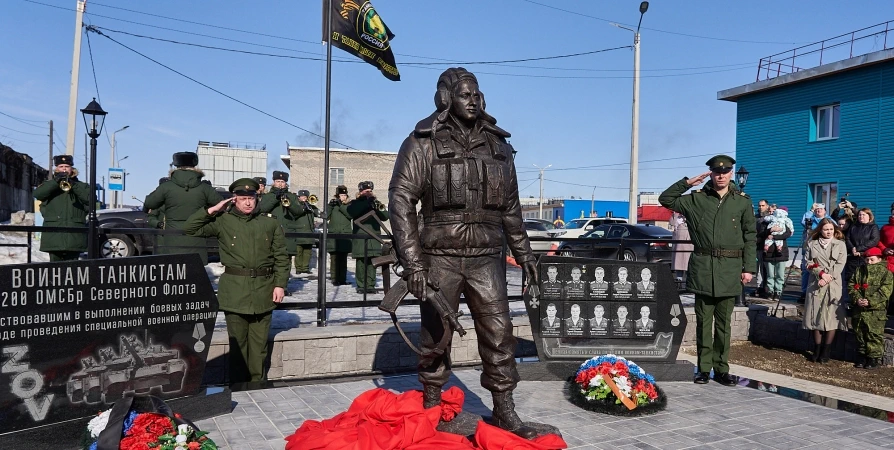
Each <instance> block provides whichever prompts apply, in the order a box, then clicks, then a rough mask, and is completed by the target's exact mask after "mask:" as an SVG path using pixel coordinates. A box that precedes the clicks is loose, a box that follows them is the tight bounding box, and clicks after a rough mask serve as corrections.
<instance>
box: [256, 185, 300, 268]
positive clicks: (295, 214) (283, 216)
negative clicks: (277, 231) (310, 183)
mask: <svg viewBox="0 0 894 450" xmlns="http://www.w3.org/2000/svg"><path fill="white" fill-rule="evenodd" d="M282 190H283V191H285V197H286V198H288V199H289V207H288V208H286V207H285V206H283V205H282V201H281V200H277V199H276V195H277V194H278V193H279V191H280V189H277V188H273V189H271V190H270V192H268V193H266V194H264V197H263V199H262V200H261V201H260V203H259V206H258V210H259V211H260V212H261V213H264V214H266V213H270V214H272V215H273V217H275V218H276V220H278V221H279V223H280V225H282V227H283V230H284V231H285V232H286V233H313V231H314V230H313V216H312V215H311V214H310V213H307V212H306V211H305V210H304V205H303V204H302V203H301V202H299V201H298V196H297V195H295V194H293V193H291V192H289V190H288V189H282ZM308 221H310V226H308V225H307V222H308ZM307 241H309V242H307ZM313 242H314V239H313V238H299V237H288V236H286V251H287V252H288V253H289V254H290V255H296V254H298V244H312V243H313Z"/></svg>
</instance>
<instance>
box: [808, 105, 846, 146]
mask: <svg viewBox="0 0 894 450" xmlns="http://www.w3.org/2000/svg"><path fill="white" fill-rule="evenodd" d="M840 108H841V105H826V106H818V107H817V108H816V114H815V115H814V119H815V121H816V124H815V126H816V138H815V140H817V141H823V140H826V139H837V138H838V123H839V116H840Z"/></svg>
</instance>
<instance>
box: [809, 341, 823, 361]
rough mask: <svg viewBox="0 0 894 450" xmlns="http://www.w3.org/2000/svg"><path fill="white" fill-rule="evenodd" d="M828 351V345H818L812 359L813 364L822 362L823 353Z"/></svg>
mask: <svg viewBox="0 0 894 450" xmlns="http://www.w3.org/2000/svg"><path fill="white" fill-rule="evenodd" d="M825 351H826V344H816V346H814V347H813V356H812V357H811V358H810V360H811V361H813V362H820V358H822V354H823V352H825Z"/></svg>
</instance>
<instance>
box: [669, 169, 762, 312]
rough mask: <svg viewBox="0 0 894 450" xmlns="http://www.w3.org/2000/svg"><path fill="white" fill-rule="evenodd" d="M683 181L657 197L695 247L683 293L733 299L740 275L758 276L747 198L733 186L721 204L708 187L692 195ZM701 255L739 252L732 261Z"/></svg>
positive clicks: (731, 185)
mask: <svg viewBox="0 0 894 450" xmlns="http://www.w3.org/2000/svg"><path fill="white" fill-rule="evenodd" d="M686 180H687V179H686V178H684V179H682V180H680V181H678V182H676V183H674V184H673V185H671V187H669V188H667V189H666V190H665V191H664V192H662V193H661V196H659V197H658V201H659V202H660V203H661V205H662V206H664V207H665V208H668V209H670V210H673V211H676V212H679V213H681V214H683V215H684V216H686V222H687V224H688V225H689V236H690V238H691V239H692V243H693V244H694V245H695V250H694V251H693V253H692V257H691V258H690V259H689V275H688V276H687V288H688V289H689V290H690V291H692V292H693V293H696V294H702V295H708V296H712V297H733V296H736V295H739V294H740V293H741V292H742V278H741V277H742V273H744V272H751V273H754V272H755V271H756V270H757V253H756V249H757V247H756V246H757V243H756V238H755V233H756V232H755V225H756V224H755V220H754V213H753V212H752V211H753V206H752V204H751V197H749V196H748V195H746V194H745V193H743V192H741V191H739V189H738V188H737V187H736V185H735V184H734V183H732V182H731V183H730V187H729V190H728V191H727V193H726V195H725V196H724V197H723V198H720V197H719V196H718V195H717V191H715V190H714V187H713V184H712V183H711V182H710V181H709V182H708V183H707V184H706V185H705V187H704V188H702V189H699V190H696V191H694V192H692V193H690V194H685V195H684V193H685V192H686V191H688V190H689V189H690V186H689V185H688V184H686ZM699 250H703V251H706V252H711V251H712V250H741V251H742V256H741V257H738V258H730V257H724V256H711V255H710V254H707V255H705V254H700V253H699Z"/></svg>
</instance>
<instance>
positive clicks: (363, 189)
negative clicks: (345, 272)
mask: <svg viewBox="0 0 894 450" xmlns="http://www.w3.org/2000/svg"><path fill="white" fill-rule="evenodd" d="M374 187H375V186H374V185H373V182H372V181H361V182H360V183H359V184H358V185H357V190H358V191H359V192H357V198H355V199H354V200H351V203H349V204H348V207H347V209H348V214H350V215H351V218H352V219H359V218H360V217H362V216H363V215H364V214H366V213H368V212H370V211H375V212H376V216H378V217H379V219H381V220H382V221H387V220H388V218H389V217H390V216H389V215H388V211H387V209H386V208H385V207H384V205H383V204H382V203H381V202H379V201H378V200H376V196H375V194H373V188H374ZM363 223H364V224H365V225H367V226H368V227H369V228H371V229H372V230H373V231H375V232H376V233H381V232H382V227H381V226H380V225H379V222H378V221H376V220H375V219H374V218H372V217H370V218H369V219H366V221H365V222H363ZM354 234H362V235H366V232H364V231H362V230H360V227H358V226H357V225H356V224H354ZM381 254H382V244H381V243H379V241H377V240H375V239H354V243H353V245H352V248H351V256H353V257H354V261H355V269H354V270H355V272H354V279H355V280H356V282H357V293H358V294H363V293H364V292H365V293H367V294H374V293H375V292H376V266H374V265H373V264H372V258H373V257H375V256H380V255H381Z"/></svg>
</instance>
